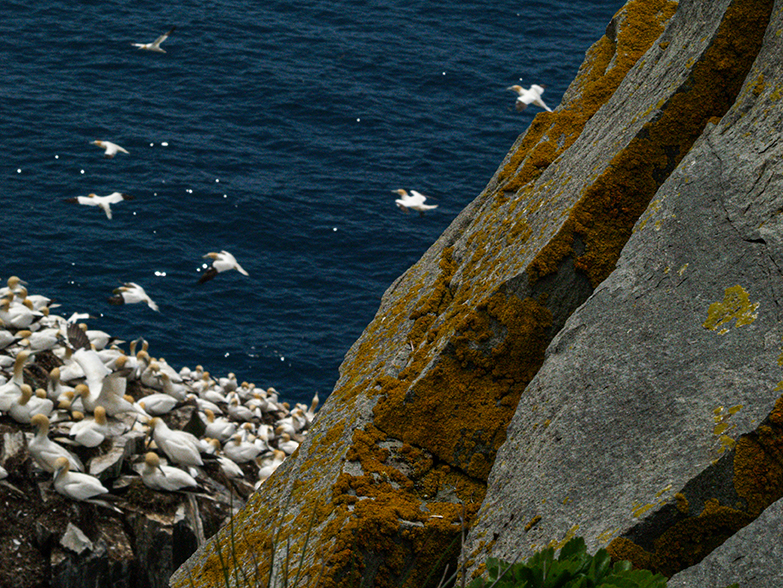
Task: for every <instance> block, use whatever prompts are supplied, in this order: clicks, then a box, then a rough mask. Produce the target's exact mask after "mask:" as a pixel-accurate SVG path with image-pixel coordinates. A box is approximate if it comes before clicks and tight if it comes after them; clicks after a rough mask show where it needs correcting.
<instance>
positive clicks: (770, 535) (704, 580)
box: [667, 500, 783, 588]
mask: <svg viewBox="0 0 783 588" xmlns="http://www.w3.org/2000/svg"><path fill="white" fill-rule="evenodd" d="M782 520H783V500H778V501H777V502H776V503H775V504H773V505H772V506H770V507H769V508H768V509H767V510H765V511H764V512H763V513H761V516H759V518H757V519H756V520H755V521H753V522H752V523H750V524H749V525H748V526H747V527H745V528H743V529H740V530H739V531H737V533H736V534H734V535H732V536H731V537H730V538H729V539H728V540H727V541H726V542H725V543H724V544H723V545H721V546H720V547H718V548H717V549H716V550H715V551H713V552H712V553H710V554H709V555H708V556H707V557H705V558H704V559H703V560H702V561H701V563H700V564H699V565H697V566H693V567H692V568H688V569H687V570H684V571H682V572H680V573H679V574H676V575H675V576H673V577H672V578H670V579H669V582H668V583H667V588H703V587H705V586H717V587H721V588H722V587H723V586H726V585H728V582H731V583H732V584H734V583H735V582H736V583H738V584H739V585H740V586H742V588H769V587H771V586H783V567H782V566H781V565H780V562H781V561H783V541H781V535H780V523H781V521H782ZM727 578H730V580H727Z"/></svg>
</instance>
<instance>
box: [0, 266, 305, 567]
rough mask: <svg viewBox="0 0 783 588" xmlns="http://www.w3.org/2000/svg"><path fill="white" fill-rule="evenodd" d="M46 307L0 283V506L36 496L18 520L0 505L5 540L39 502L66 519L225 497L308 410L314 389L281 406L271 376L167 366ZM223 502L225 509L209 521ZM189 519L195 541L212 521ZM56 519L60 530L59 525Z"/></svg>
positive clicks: (273, 461)
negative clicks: (265, 382)
mask: <svg viewBox="0 0 783 588" xmlns="http://www.w3.org/2000/svg"><path fill="white" fill-rule="evenodd" d="M237 269H238V268H237ZM218 271H220V270H218ZM55 307H56V305H54V304H52V303H51V300H50V299H49V298H47V297H45V296H41V295H33V294H29V293H28V291H27V288H26V287H25V283H24V282H23V281H22V280H20V279H19V278H18V277H16V276H12V277H10V278H9V279H8V280H7V286H5V287H3V288H0V435H2V450H0V480H2V481H0V485H2V486H1V487H0V496H2V497H3V498H4V501H3V504H2V505H0V511H4V512H5V511H8V512H9V513H10V512H11V511H12V510H13V509H14V508H16V507H19V509H21V510H24V509H25V508H28V509H29V508H30V507H32V506H35V507H36V508H34V509H32V510H34V511H35V512H36V513H38V514H36V515H35V516H34V517H33V515H30V517H32V518H35V521H27V523H24V522H23V521H21V519H22V518H23V517H21V515H20V517H17V518H19V519H20V520H19V521H17V520H11V519H13V516H12V515H11V514H9V515H7V516H8V517H9V518H8V519H6V521H5V525H6V531H7V532H8V535H7V537H6V539H7V540H8V541H11V543H10V549H11V550H12V551H13V550H21V551H20V552H23V551H24V550H25V548H27V547H29V546H28V545H25V542H29V541H30V535H33V534H35V535H36V536H37V535H38V534H39V529H38V525H39V523H40V521H41V519H42V518H43V519H45V518H46V516H43V517H42V515H41V513H44V515H45V514H46V510H45V508H50V509H52V512H54V511H57V512H60V513H61V514H62V513H66V514H65V518H68V517H69V516H71V515H70V514H67V513H74V515H73V516H74V517H76V518H78V517H79V516H80V517H84V516H85V515H84V512H85V510H84V509H87V510H88V511H89V513H91V514H90V515H89V517H92V518H94V519H95V520H100V519H101V518H102V517H109V518H110V517H112V516H116V513H127V509H128V508H131V510H133V508H137V509H138V508H139V507H140V506H141V508H142V510H143V509H144V507H145V505H146V506H149V507H150V508H152V509H153V510H154V509H155V508H156V507H157V506H159V504H157V501H158V499H156V498H155V497H154V496H155V495H160V496H163V495H164V494H166V495H169V497H170V498H171V497H172V495H170V494H169V493H176V494H177V500H174V499H173V498H171V499H169V498H165V497H164V498H161V499H160V500H161V501H162V502H161V504H164V503H165V504H169V503H173V502H177V501H180V502H187V501H188V500H190V501H191V504H193V500H194V499H193V497H194V496H197V497H201V498H207V499H209V500H211V501H212V502H213V503H215V504H216V505H218V506H220V505H223V506H225V505H226V504H229V503H230V504H231V506H233V507H237V508H238V507H239V506H241V505H242V504H243V502H244V500H245V499H247V497H248V496H249V495H250V494H251V493H252V491H253V489H254V488H257V487H258V486H259V485H261V484H263V482H264V480H265V479H266V478H268V477H269V476H270V475H271V474H272V472H274V470H275V469H276V468H277V467H278V466H279V465H280V464H281V463H282V462H283V460H284V459H285V458H286V457H287V456H288V455H290V454H291V453H293V452H294V451H296V449H297V447H298V445H299V442H301V440H302V438H303V436H304V435H305V434H306V432H307V430H308V428H309V427H310V424H311V422H312V420H313V418H314V416H315V410H316V408H317V406H318V396H317V394H316V395H315V397H314V398H313V402H312V403H311V405H310V406H307V405H304V404H296V405H295V406H294V407H293V408H292V407H290V406H289V404H288V403H286V402H283V401H282V400H281V399H280V397H279V394H278V393H277V391H276V390H275V389H274V388H271V387H267V388H266V389H261V388H260V387H256V386H255V385H254V384H252V383H248V382H237V380H236V377H235V376H234V374H228V375H227V376H225V377H220V378H215V377H213V376H212V375H210V373H209V372H208V371H206V370H205V369H204V368H202V367H201V366H197V367H196V368H195V369H190V368H188V367H183V368H182V369H180V370H179V371H177V370H175V369H174V368H172V366H170V365H169V364H168V363H166V361H165V359H163V358H156V357H153V355H152V353H153V350H152V349H150V347H149V345H148V343H147V342H146V341H145V340H143V339H138V340H136V341H133V342H129V344H128V349H127V350H126V349H124V348H123V346H124V345H125V342H122V341H119V340H116V339H114V338H113V337H112V336H110V335H109V334H108V333H105V332H103V331H97V330H91V329H90V328H89V327H88V326H87V324H86V323H85V321H88V320H89V317H88V316H87V315H83V314H73V315H72V316H70V317H69V318H65V317H63V316H58V315H56V314H54V308H55ZM50 310H51V311H52V312H50ZM31 486H33V487H34V489H33V490H31ZM183 492H187V493H188V495H189V496H186V495H185V494H182V493H183ZM140 497H142V498H140ZM63 501H65V504H63ZM167 501H168V502H167ZM39 503H40V504H43V505H47V506H46V507H45V508H44V510H40V509H38V507H39V506H40V504H39ZM68 503H77V504H78V505H79V506H78V508H74V507H72V506H68ZM53 505H59V507H56V506H53ZM216 508H217V507H216ZM36 509H38V510H36ZM58 509H59V510H58ZM202 510H203V509H202ZM218 510H220V509H219V508H218ZM20 512H21V511H20ZM230 512H231V508H228V509H224V511H223V512H221V517H222V518H221V520H219V521H217V523H216V524H220V523H221V522H223V521H224V520H225V517H226V516H228V515H229V514H230ZM112 513H114V514H112ZM77 514H78V516H77ZM0 516H3V512H0ZM54 518H56V517H54ZM20 521H21V522H20ZM72 522H73V524H74V525H77V526H78V525H79V523H78V521H77V522H74V521H68V529H70V528H71V523H72ZM16 523H19V524H16ZM23 523H24V524H23ZM31 524H34V526H35V533H33V532H32V530H30V529H29V527H30V525H31ZM200 525H201V523H198V524H195V527H196V528H198V529H200V531H199V533H200V534H201V537H197V538H198V539H199V541H202V540H203V539H204V538H205V537H208V536H209V535H210V534H211V533H212V532H214V531H216V530H217V529H216V528H214V529H207V528H203V529H202V528H201V526H204V525H201V526H200ZM82 526H85V523H82ZM87 526H89V524H87ZM204 527H206V526H204ZM59 531H63V533H62V537H63V538H62V540H61V542H65V541H66V536H67V535H68V533H67V532H65V530H64V529H60V530H59ZM78 531H79V533H80V534H81V535H79V534H77V536H83V537H84V540H85V541H88V542H90V544H91V545H92V543H94V542H95V541H96V539H95V537H97V535H95V533H97V531H95V530H93V531H94V532H93V535H94V536H93V538H92V540H91V541H89V540H88V538H87V536H88V535H89V534H90V533H89V532H86V531H85V530H84V529H78ZM83 531H84V532H83ZM85 532H86V533H87V534H86V535H85ZM15 533H16V534H19V535H20V536H18V537H17V536H15ZM74 533H75V531H74ZM199 533H196V535H198V534H199ZM55 534H56V532H55ZM3 541H5V540H3ZM33 543H40V542H39V541H38V540H37V539H36V540H34V541H33ZM77 543H78V542H77ZM63 544H66V543H63ZM79 545H81V543H79ZM36 547H37V548H39V551H41V552H42V553H44V554H45V553H46V551H47V550H46V549H44V548H42V546H41V545H37V546H36ZM192 547H193V548H194V549H195V547H196V545H193V546H192ZM175 548H176V546H175ZM66 551H67V550H66ZM187 555H189V554H187V553H181V554H180V555H179V556H176V557H174V560H179V559H181V558H182V557H183V556H184V557H187ZM11 556H13V553H11V554H10V555H8V556H3V558H0V568H2V567H8V566H12V565H13V558H12V557H11ZM52 557H53V556H52ZM9 558H10V559H9ZM21 559H24V558H21ZM28 559H29V558H28ZM9 562H10V563H9ZM53 562H54V560H52V563H50V564H48V565H49V566H50V567H51V568H52V569H53V568H54V567H55V566H54V563H53ZM177 563H179V562H178V561H171V562H169V566H174V565H176V564H177ZM20 565H21V564H20ZM23 568H24V566H22V567H21V568H20V569H19V570H18V572H19V573H24V572H25V570H24V569H23ZM5 571H6V572H8V571H13V570H5ZM52 573H54V571H53V572H52Z"/></svg>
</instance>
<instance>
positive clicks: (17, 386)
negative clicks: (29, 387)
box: [0, 349, 30, 412]
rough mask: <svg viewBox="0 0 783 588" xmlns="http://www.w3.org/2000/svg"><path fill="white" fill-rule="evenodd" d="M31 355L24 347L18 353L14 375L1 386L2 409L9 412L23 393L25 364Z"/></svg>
mask: <svg viewBox="0 0 783 588" xmlns="http://www.w3.org/2000/svg"><path fill="white" fill-rule="evenodd" d="M29 357H30V352H29V351H27V350H26V349H23V350H22V351H20V352H19V353H18V354H17V355H16V359H15V360H14V375H13V377H12V378H11V379H10V380H9V381H8V382H6V383H5V384H3V385H2V386H0V411H2V412H8V410H9V409H10V408H11V405H13V404H14V403H15V402H16V401H17V399H18V398H19V397H20V396H21V394H22V390H21V388H22V384H24V364H25V362H26V361H27V359H28V358H29Z"/></svg>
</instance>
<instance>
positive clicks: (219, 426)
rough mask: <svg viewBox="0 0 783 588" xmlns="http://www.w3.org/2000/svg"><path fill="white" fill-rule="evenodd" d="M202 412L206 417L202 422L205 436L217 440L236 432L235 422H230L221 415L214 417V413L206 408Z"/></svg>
mask: <svg viewBox="0 0 783 588" xmlns="http://www.w3.org/2000/svg"><path fill="white" fill-rule="evenodd" d="M204 414H205V415H206V417H207V421H206V422H205V423H204V424H205V425H206V430H205V431H204V435H206V436H207V437H212V438H213V439H218V440H219V441H225V440H226V439H228V438H229V437H231V436H232V435H233V434H234V433H236V430H237V426H236V424H235V423H232V422H231V421H229V420H228V419H225V418H222V417H221V418H215V413H214V412H212V411H211V410H210V409H208V408H207V409H205V410H204ZM201 420H202V421H203V420H204V419H203V418H202V419H201Z"/></svg>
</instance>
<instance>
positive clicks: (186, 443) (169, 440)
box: [149, 417, 204, 466]
mask: <svg viewBox="0 0 783 588" xmlns="http://www.w3.org/2000/svg"><path fill="white" fill-rule="evenodd" d="M149 427H150V431H151V433H152V436H153V438H154V439H155V443H156V444H157V446H158V447H159V448H160V449H161V451H163V453H165V454H166V455H167V456H168V458H169V459H170V460H171V461H173V462H174V463H178V464H180V465H185V466H200V465H204V462H203V461H202V460H201V450H200V449H201V448H200V446H199V440H198V438H197V437H195V436H194V435H191V434H190V433H186V432H185V431H172V430H171V429H169V428H168V426H167V425H166V423H164V422H163V421H162V420H161V419H160V418H159V417H154V418H153V419H151V420H150V422H149Z"/></svg>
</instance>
